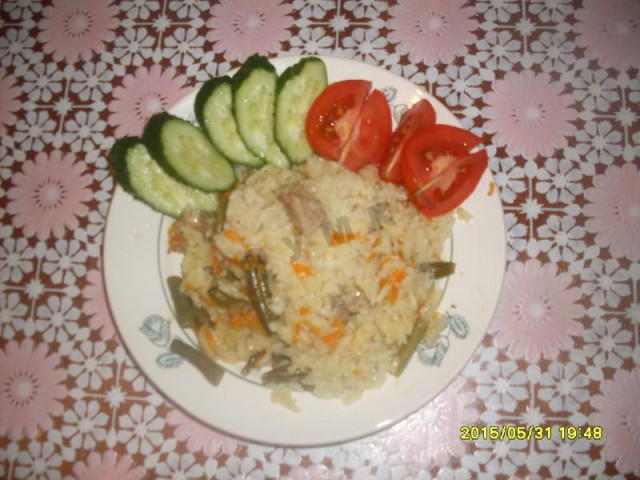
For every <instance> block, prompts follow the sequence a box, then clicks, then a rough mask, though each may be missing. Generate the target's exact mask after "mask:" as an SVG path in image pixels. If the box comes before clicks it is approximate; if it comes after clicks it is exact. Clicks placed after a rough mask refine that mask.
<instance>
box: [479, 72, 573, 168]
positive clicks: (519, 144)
mask: <svg viewBox="0 0 640 480" xmlns="http://www.w3.org/2000/svg"><path fill="white" fill-rule="evenodd" d="M563 89H564V85H563V84H561V83H559V82H553V81H551V77H550V76H549V75H548V74H546V73H542V74H539V75H536V74H535V73H534V72H532V71H531V70H525V71H524V72H520V73H516V72H508V73H507V74H506V75H505V76H504V78H503V79H501V80H498V81H496V82H494V84H493V89H492V91H490V92H489V93H488V94H487V95H486V99H485V100H486V103H487V106H486V107H484V108H483V109H482V115H483V116H484V118H485V119H486V122H485V123H484V128H485V130H486V131H487V132H489V133H494V134H495V135H494V136H493V142H494V143H495V144H496V145H498V146H506V149H507V153H508V154H509V155H522V156H523V157H524V158H526V159H533V158H535V157H536V156H538V155H544V156H547V157H550V156H552V155H553V153H554V151H555V150H556V149H559V148H564V147H566V146H567V137H568V136H571V135H574V134H575V132H576V127H575V125H574V124H573V123H571V122H573V121H575V120H576V119H577V112H576V111H575V110H574V109H573V108H570V106H571V104H572V103H573V98H572V96H571V95H570V94H567V93H564V94H563V93H562V91H563Z"/></svg>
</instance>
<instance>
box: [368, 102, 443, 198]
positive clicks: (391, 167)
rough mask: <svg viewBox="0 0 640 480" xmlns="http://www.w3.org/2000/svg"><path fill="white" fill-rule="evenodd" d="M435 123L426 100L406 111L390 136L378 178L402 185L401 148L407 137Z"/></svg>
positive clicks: (429, 104)
mask: <svg viewBox="0 0 640 480" xmlns="http://www.w3.org/2000/svg"><path fill="white" fill-rule="evenodd" d="M435 123H436V111H435V110H434V109H433V106H432V105H431V103H429V101H428V100H426V99H424V98H423V99H422V100H420V101H418V102H417V103H415V104H413V105H412V106H411V108H410V109H409V110H407V111H406V112H405V113H404V115H402V118H401V119H400V122H399V123H398V126H397V127H396V129H395V130H394V132H393V135H392V136H391V141H390V142H389V148H388V149H387V152H386V154H385V156H384V158H383V159H382V162H381V164H380V178H381V179H383V180H386V181H387V182H391V183H395V184H396V185H402V182H403V180H402V167H401V165H400V159H401V153H402V147H403V146H404V144H405V143H406V141H407V139H408V138H409V136H410V135H411V134H412V133H413V132H415V131H416V130H418V129H419V128H422V127H427V126H429V125H433V124H435Z"/></svg>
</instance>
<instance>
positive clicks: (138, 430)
mask: <svg viewBox="0 0 640 480" xmlns="http://www.w3.org/2000/svg"><path fill="white" fill-rule="evenodd" d="M165 424H166V422H165V419H164V418H162V416H161V415H158V410H157V409H156V407H154V406H153V405H147V404H140V403H134V404H133V405H131V408H129V411H128V412H127V413H125V414H122V415H120V417H119V419H118V433H117V435H118V442H120V443H122V444H126V446H127V452H128V453H129V455H133V454H136V453H141V454H142V455H151V454H152V453H153V452H154V451H156V450H157V449H158V448H159V447H160V445H162V443H164V435H163V433H162V432H163V430H164V427H165Z"/></svg>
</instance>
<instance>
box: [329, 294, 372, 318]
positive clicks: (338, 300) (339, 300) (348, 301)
mask: <svg viewBox="0 0 640 480" xmlns="http://www.w3.org/2000/svg"><path fill="white" fill-rule="evenodd" d="M332 306H333V310H334V312H335V314H336V316H337V317H338V318H341V319H342V320H346V319H348V318H349V317H351V316H352V315H357V314H358V313H360V312H361V311H362V310H364V309H365V308H369V307H370V306H371V303H370V302H369V299H368V298H367V296H366V295H365V294H364V292H363V291H362V290H360V289H359V288H358V287H356V288H354V289H351V290H345V291H344V292H343V293H341V294H339V295H337V296H335V297H333V299H332Z"/></svg>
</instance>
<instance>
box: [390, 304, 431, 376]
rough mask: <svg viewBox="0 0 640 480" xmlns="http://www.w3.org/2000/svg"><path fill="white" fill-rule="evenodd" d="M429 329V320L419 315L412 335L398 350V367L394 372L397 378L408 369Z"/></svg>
mask: <svg viewBox="0 0 640 480" xmlns="http://www.w3.org/2000/svg"><path fill="white" fill-rule="evenodd" d="M428 328H429V318H428V317H426V316H423V315H418V318H417V319H416V323H414V324H413V329H412V330H411V334H409V338H407V341H406V342H404V343H403V344H402V346H401V347H400V349H399V350H398V366H397V367H396V370H395V372H394V375H395V376H396V377H399V376H400V375H402V372H403V371H404V369H405V368H406V367H407V365H408V363H409V360H411V357H412V356H413V354H414V352H415V351H416V348H418V344H419V343H420V340H422V338H423V337H424V334H425V333H426V332H427V329H428Z"/></svg>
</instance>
